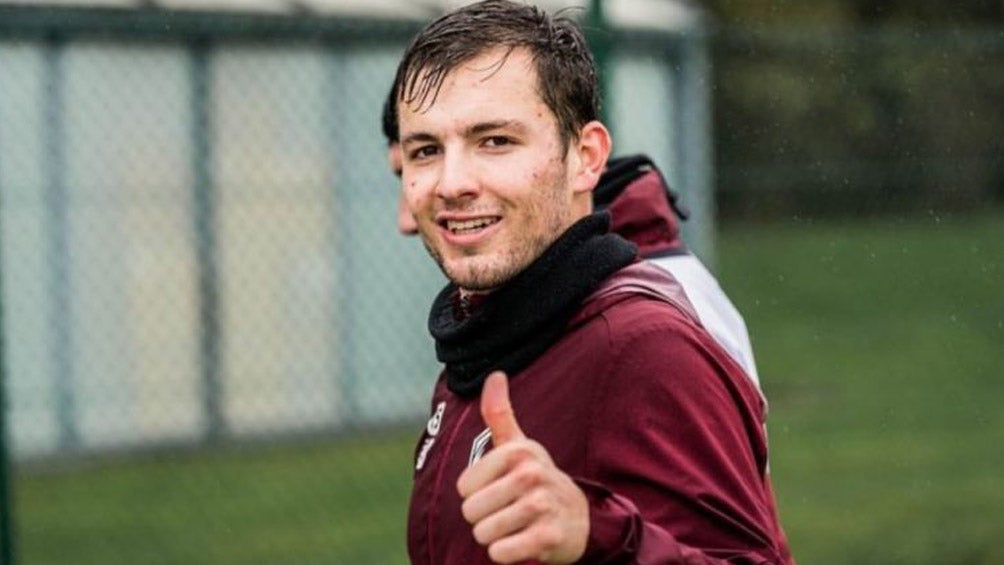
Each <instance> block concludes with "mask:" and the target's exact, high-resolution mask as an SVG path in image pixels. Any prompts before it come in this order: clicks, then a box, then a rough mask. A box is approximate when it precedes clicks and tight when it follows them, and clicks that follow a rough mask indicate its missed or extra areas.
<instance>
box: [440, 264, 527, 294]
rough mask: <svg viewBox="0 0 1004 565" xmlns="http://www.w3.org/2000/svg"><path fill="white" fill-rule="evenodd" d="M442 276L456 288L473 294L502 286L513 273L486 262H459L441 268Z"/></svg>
mask: <svg viewBox="0 0 1004 565" xmlns="http://www.w3.org/2000/svg"><path fill="white" fill-rule="evenodd" d="M442 270H443V274H445V275H446V278H448V279H450V282H452V283H453V284H455V285H457V286H458V287H460V288H462V289H464V290H469V291H473V292H488V291H491V290H493V289H495V288H498V287H499V286H502V285H503V284H505V283H506V281H508V280H509V279H511V278H512V277H513V276H514V274H515V273H511V272H510V271H511V269H505V268H504V267H501V266H499V265H493V264H491V263H490V262H487V261H470V260H459V261H455V262H453V263H448V264H446V265H443V266H442Z"/></svg>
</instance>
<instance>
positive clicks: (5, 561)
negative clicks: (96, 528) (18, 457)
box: [0, 192, 14, 565]
mask: <svg viewBox="0 0 1004 565" xmlns="http://www.w3.org/2000/svg"><path fill="white" fill-rule="evenodd" d="M2 220H3V194H2V192H0V233H2V230H3V221H2ZM2 266H3V249H2V248H0V274H2V273H3V268H2ZM3 305H4V294H3V276H0V565H14V498H13V496H12V495H11V493H12V490H11V486H10V483H11V477H12V472H11V466H10V454H9V453H8V445H7V412H8V409H7V361H6V358H5V357H4V351H5V349H4V348H5V345H6V341H7V334H6V332H5V331H4V327H5V326H4V315H3Z"/></svg>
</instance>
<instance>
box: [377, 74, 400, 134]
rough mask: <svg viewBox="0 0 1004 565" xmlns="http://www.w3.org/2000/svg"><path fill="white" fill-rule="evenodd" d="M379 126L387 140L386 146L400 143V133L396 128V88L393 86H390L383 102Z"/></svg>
mask: <svg viewBox="0 0 1004 565" xmlns="http://www.w3.org/2000/svg"><path fill="white" fill-rule="evenodd" d="M380 126H381V127H382V128H383V136H384V137H386V138H387V145H393V144H395V143H397V142H399V141H401V131H400V130H399V129H398V126H397V88H395V86H394V85H391V87H390V92H388V93H387V99H386V100H384V102H383V112H382V113H381V114H380Z"/></svg>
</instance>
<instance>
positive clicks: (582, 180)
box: [398, 49, 609, 290]
mask: <svg viewBox="0 0 1004 565" xmlns="http://www.w3.org/2000/svg"><path fill="white" fill-rule="evenodd" d="M506 52H507V51H506V50H504V49H494V50H491V51H488V52H486V53H484V54H482V55H480V56H477V57H474V58H473V59H471V60H469V61H467V62H465V63H462V64H461V65H459V66H458V67H457V68H455V69H454V70H453V71H451V72H450V73H449V74H448V75H447V76H446V79H445V81H444V82H443V84H442V87H441V89H440V90H439V92H438V95H437V96H436V98H435V101H434V102H433V103H432V104H431V106H430V105H428V104H425V105H418V104H417V103H413V104H409V103H406V102H401V103H400V104H399V107H398V110H399V116H400V126H401V140H402V150H403V157H404V170H403V176H402V180H403V189H404V197H405V199H406V200H407V202H408V206H409V208H410V209H411V212H412V213H413V214H414V217H415V220H416V221H417V223H418V230H419V233H420V234H421V236H422V240H423V241H424V243H425V246H426V248H427V249H428V250H429V253H430V254H431V255H432V257H433V258H434V259H435V260H436V262H437V263H438V264H439V266H440V268H441V269H442V270H443V273H444V274H446V276H447V278H449V279H450V280H451V281H453V282H454V283H455V284H457V285H458V286H459V287H461V288H464V289H467V290H490V289H493V288H495V287H498V286H499V285H501V284H503V283H505V282H506V281H508V280H509V279H511V278H512V277H513V276H515V275H516V274H518V273H519V272H521V271H522V270H523V269H525V268H526V267H527V266H528V265H529V264H530V263H531V262H533V260H534V259H536V258H537V257H539V256H540V254H541V253H543V252H544V250H545V249H546V248H547V247H548V246H549V245H550V244H551V243H552V242H553V241H554V240H555V239H556V238H557V237H558V236H559V235H561V234H562V233H563V232H564V231H565V230H566V229H567V228H568V227H569V226H571V225H572V224H573V223H575V221H577V220H578V219H579V218H581V217H583V216H584V215H586V214H588V213H589V211H590V206H591V203H590V197H591V195H590V191H591V190H592V188H593V186H594V185H595V182H596V179H595V178H593V177H594V176H596V177H597V178H598V172H599V171H600V170H602V165H603V163H604V162H605V161H606V155H607V153H609V138H608V137H607V138H606V140H607V145H606V148H605V149H606V153H603V154H602V158H601V159H600V162H599V164H598V169H597V164H596V163H594V162H593V161H594V160H595V159H593V158H592V157H591V154H584V153H583V149H582V145H583V143H582V140H580V139H572V140H570V142H569V146H568V148H567V149H566V148H564V147H563V144H562V142H561V139H560V137H559V135H558V126H557V121H556V119H555V117H554V113H553V112H552V111H551V110H550V109H549V108H548V107H547V105H546V104H545V103H544V102H543V101H542V100H541V98H540V95H539V94H538V91H537V74H536V70H535V68H534V64H533V62H532V59H531V57H530V55H529V53H528V52H527V51H526V50H524V49H516V50H513V51H512V52H511V53H509V55H508V57H506ZM590 128H593V129H595V128H600V129H601V130H602V133H603V134H604V135H606V130H605V129H602V128H603V126H602V125H600V124H599V123H598V122H591V124H590V125H588V126H586V128H584V129H585V130H589V131H592V129H590ZM580 137H581V136H580ZM592 137H594V134H592V133H587V134H586V136H584V139H587V140H588V139H591V138H592ZM586 153H589V151H588V150H587V151H586ZM584 156H585V159H584V158H583V157H584ZM594 169H595V171H594ZM593 172H595V173H596V175H593V174H592V173H593Z"/></svg>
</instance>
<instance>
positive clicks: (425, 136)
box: [401, 131, 437, 145]
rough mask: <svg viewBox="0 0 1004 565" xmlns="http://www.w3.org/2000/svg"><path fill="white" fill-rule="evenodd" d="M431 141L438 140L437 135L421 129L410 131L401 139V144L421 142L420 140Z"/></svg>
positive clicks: (422, 141)
mask: <svg viewBox="0 0 1004 565" xmlns="http://www.w3.org/2000/svg"><path fill="white" fill-rule="evenodd" d="M430 141H437V138H436V136H434V135H432V134H431V133H426V132H424V131H419V132H415V133H410V134H408V135H406V136H404V137H403V138H402V139H401V145H405V144H407V143H419V142H421V143H427V142H430Z"/></svg>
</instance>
